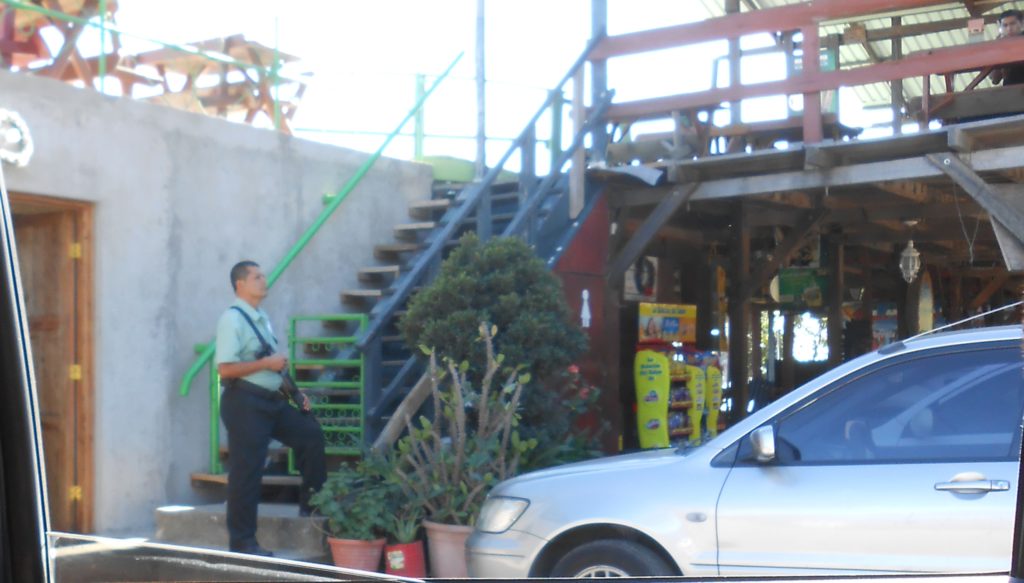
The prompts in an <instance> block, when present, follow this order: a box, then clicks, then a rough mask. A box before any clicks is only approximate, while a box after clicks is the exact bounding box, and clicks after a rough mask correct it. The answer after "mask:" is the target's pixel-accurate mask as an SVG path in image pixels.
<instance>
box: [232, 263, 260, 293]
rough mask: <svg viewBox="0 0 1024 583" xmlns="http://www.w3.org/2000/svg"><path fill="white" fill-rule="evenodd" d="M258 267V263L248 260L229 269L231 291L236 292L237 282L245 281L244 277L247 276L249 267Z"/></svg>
mask: <svg viewBox="0 0 1024 583" xmlns="http://www.w3.org/2000/svg"><path fill="white" fill-rule="evenodd" d="M259 266H260V264H259V263H256V262H255V261H249V260H248V259H246V260H244V261H239V262H238V263H236V264H235V266H234V267H232V268H231V289H232V290H234V291H238V280H240V279H245V278H246V276H247V275H249V268H250V267H259Z"/></svg>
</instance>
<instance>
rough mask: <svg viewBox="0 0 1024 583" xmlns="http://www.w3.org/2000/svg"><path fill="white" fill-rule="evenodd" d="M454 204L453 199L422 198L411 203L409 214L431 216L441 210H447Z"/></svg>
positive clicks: (418, 216)
mask: <svg viewBox="0 0 1024 583" xmlns="http://www.w3.org/2000/svg"><path fill="white" fill-rule="evenodd" d="M451 206H452V201H451V200H450V199H447V198H436V199H432V200H421V201H418V202H414V203H412V204H410V205H409V216H411V217H416V218H420V217H429V216H432V215H433V214H434V213H437V212H439V211H446V210H448V208H449V207H451Z"/></svg>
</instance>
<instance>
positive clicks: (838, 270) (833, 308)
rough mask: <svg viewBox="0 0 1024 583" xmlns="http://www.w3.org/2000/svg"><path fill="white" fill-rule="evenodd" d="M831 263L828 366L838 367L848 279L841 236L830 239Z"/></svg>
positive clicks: (841, 348) (840, 362)
mask: <svg viewBox="0 0 1024 583" xmlns="http://www.w3.org/2000/svg"><path fill="white" fill-rule="evenodd" d="M828 250H829V263H830V266H829V268H830V270H831V272H832V273H831V276H832V277H831V279H832V285H831V289H830V290H829V303H828V365H829V366H830V367H836V366H839V365H840V364H842V362H843V292H844V291H845V290H846V278H845V277H844V276H843V268H844V264H845V261H846V258H845V256H844V255H845V253H844V249H843V244H842V241H841V240H840V239H839V235H833V236H831V237H829V238H828Z"/></svg>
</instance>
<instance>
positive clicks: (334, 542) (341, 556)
mask: <svg viewBox="0 0 1024 583" xmlns="http://www.w3.org/2000/svg"><path fill="white" fill-rule="evenodd" d="M327 543H328V544H329V545H331V557H332V558H333V559H334V565H335V566H337V567H346V568H348V569H359V570H360V571H371V572H377V568H378V567H380V557H381V554H382V553H383V551H384V543H385V540H384V539H382V538H379V539H376V540H353V539H347V538H334V537H331V536H329V537H327Z"/></svg>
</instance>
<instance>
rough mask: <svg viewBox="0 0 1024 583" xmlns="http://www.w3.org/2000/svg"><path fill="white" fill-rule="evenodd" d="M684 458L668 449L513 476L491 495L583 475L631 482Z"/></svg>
mask: <svg viewBox="0 0 1024 583" xmlns="http://www.w3.org/2000/svg"><path fill="white" fill-rule="evenodd" d="M684 457H685V456H683V455H680V453H679V452H678V450H676V449H675V448H668V449H657V450H652V451H645V452H641V453H633V454H625V455H617V456H612V457H606V458H601V459H596V460H590V461H585V462H576V463H573V464H566V465H564V466H556V467H553V468H548V469H544V470H538V471H536V472H530V473H528V474H523V475H521V476H517V477H515V478H512V479H511V480H508V481H506V482H502V483H501V484H499V485H498V487H496V488H495V490H494V493H495V494H503V493H506V491H507V490H509V489H515V488H518V487H522V486H532V485H533V484H534V483H537V482H544V481H549V480H557V479H559V478H566V477H571V476H578V475H583V474H596V473H602V474H608V475H610V474H619V473H628V474H629V475H630V476H631V479H635V478H636V477H638V476H639V475H640V473H641V472H644V471H647V470H651V469H653V468H660V467H663V466H666V465H670V464H674V463H678V462H679V461H680V460H681V459H683V458H684Z"/></svg>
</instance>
